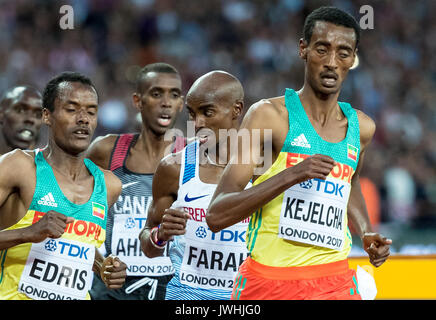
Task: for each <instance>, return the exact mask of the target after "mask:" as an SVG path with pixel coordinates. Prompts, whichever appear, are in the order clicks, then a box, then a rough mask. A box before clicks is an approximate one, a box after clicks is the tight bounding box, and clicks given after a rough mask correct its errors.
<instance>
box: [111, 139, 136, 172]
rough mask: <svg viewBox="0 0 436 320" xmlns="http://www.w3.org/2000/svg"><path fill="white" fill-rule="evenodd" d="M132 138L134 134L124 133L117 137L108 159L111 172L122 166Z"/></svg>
mask: <svg viewBox="0 0 436 320" xmlns="http://www.w3.org/2000/svg"><path fill="white" fill-rule="evenodd" d="M134 138H135V134H133V133H126V134H121V135H119V136H118V138H117V140H116V141H115V146H114V149H113V150H112V155H111V159H110V164H109V169H110V170H111V171H114V170H115V169H118V168H120V167H122V166H123V164H124V160H125V159H126V156H127V153H128V151H129V147H130V144H131V143H132V141H133V139H134Z"/></svg>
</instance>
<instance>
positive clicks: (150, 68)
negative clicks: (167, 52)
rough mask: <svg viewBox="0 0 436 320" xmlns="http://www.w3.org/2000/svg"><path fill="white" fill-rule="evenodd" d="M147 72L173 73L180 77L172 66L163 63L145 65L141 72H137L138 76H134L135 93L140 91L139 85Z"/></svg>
mask: <svg viewBox="0 0 436 320" xmlns="http://www.w3.org/2000/svg"><path fill="white" fill-rule="evenodd" d="M149 72H156V73H173V74H177V75H178V76H180V74H179V71H177V69H176V68H175V67H173V66H172V65H170V64H168V63H164V62H156V63H151V64H147V65H146V66H145V67H143V68H142V69H141V70H139V72H138V75H137V76H136V91H137V92H140V91H141V84H142V80H143V79H144V78H145V76H146V75H147V74H148V73H149Z"/></svg>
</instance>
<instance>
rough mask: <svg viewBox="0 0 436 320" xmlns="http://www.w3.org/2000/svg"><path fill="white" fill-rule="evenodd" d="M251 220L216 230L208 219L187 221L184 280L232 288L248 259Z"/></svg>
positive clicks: (198, 285) (202, 285) (196, 284)
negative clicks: (249, 224)
mask: <svg viewBox="0 0 436 320" xmlns="http://www.w3.org/2000/svg"><path fill="white" fill-rule="evenodd" d="M247 225H248V223H242V222H241V223H238V224H236V225H233V226H231V227H228V228H226V229H224V230H221V231H220V232H217V233H213V232H212V231H210V230H209V228H208V226H207V224H206V222H204V221H195V220H193V219H190V220H188V221H187V225H186V234H185V241H186V245H185V251H184V255H183V262H182V265H181V268H180V282H181V283H183V284H185V285H188V286H190V287H194V288H202V289H220V290H229V291H231V290H232V288H233V281H234V279H235V276H236V273H237V271H238V268H239V265H240V264H241V263H242V262H243V261H244V260H245V259H246V258H247V256H248V252H247V249H246V246H245V233H246V230H247Z"/></svg>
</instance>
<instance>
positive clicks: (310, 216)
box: [247, 89, 360, 267]
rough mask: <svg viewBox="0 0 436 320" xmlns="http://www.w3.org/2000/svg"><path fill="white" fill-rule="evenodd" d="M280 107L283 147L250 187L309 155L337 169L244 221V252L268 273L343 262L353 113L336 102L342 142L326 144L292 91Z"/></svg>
mask: <svg viewBox="0 0 436 320" xmlns="http://www.w3.org/2000/svg"><path fill="white" fill-rule="evenodd" d="M285 104H286V108H287V110H288V114H289V131H288V133H287V137H286V140H285V143H284V145H283V147H282V150H281V152H280V154H279V156H278V157H277V159H276V161H275V162H274V163H273V165H272V166H271V167H270V168H269V169H268V170H267V171H266V172H265V173H264V174H263V175H261V176H260V177H259V178H258V179H257V180H256V181H255V182H254V183H253V185H257V184H259V183H262V182H263V181H265V180H267V179H268V178H270V177H272V176H274V175H276V174H278V173H279V172H281V171H283V170H284V169H286V168H288V167H292V166H294V165H296V164H297V163H299V162H300V161H303V160H304V159H306V158H307V157H309V156H311V155H314V154H325V155H328V156H331V157H332V158H333V159H334V160H335V161H336V162H337V165H336V166H335V167H334V168H333V169H332V171H331V173H330V175H329V176H328V178H327V179H326V180H320V179H311V180H308V181H304V182H302V183H300V184H297V185H294V186H292V187H291V188H289V189H288V190H286V191H285V192H284V193H282V194H281V195H279V196H278V197H276V198H275V199H273V200H272V201H270V202H269V203H267V204H266V205H265V206H263V207H262V208H260V209H259V210H257V211H256V212H255V213H254V214H253V215H252V217H251V219H250V224H249V227H248V232H247V248H248V250H249V251H250V254H251V257H252V258H253V259H254V260H255V261H257V262H259V263H261V264H264V265H267V266H274V267H291V266H307V265H318V264H324V263H330V262H335V261H339V260H343V259H346V258H347V256H348V253H349V252H350V250H351V244H352V240H351V235H350V231H349V229H348V226H347V223H348V220H347V203H348V198H349V194H350V188H351V179H352V177H353V174H354V172H355V170H356V167H357V163H358V161H359V154H360V131H359V122H358V118H357V113H356V111H355V110H354V109H353V108H352V107H351V105H349V104H348V103H344V102H338V104H339V106H340V108H341V110H342V112H343V113H344V114H345V116H346V117H347V120H348V129H347V133H346V137H345V139H343V140H342V141H340V142H338V143H330V142H327V141H325V140H323V139H322V138H321V137H320V136H319V135H318V133H317V132H316V131H315V129H314V128H313V126H312V124H311V122H310V120H309V118H308V117H307V114H306V112H305V110H304V108H303V106H302V104H301V102H300V98H299V97H298V94H297V93H296V92H295V91H294V90H292V89H286V93H285Z"/></svg>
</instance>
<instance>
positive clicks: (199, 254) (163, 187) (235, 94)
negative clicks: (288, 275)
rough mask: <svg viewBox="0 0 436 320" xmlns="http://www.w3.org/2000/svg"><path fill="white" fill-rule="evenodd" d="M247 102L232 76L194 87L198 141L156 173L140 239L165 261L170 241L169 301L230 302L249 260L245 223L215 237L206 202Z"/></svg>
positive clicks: (216, 76)
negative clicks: (240, 269) (230, 133)
mask: <svg viewBox="0 0 436 320" xmlns="http://www.w3.org/2000/svg"><path fill="white" fill-rule="evenodd" d="M243 98H244V92H243V88H242V85H241V83H240V82H239V80H238V79H236V78H235V77H234V76H232V75H230V74H229V73H227V72H223V71H212V72H210V73H207V74H206V75H203V76H202V77H200V78H199V79H198V80H197V81H195V83H194V84H193V85H192V87H191V88H190V90H189V92H188V94H187V101H186V102H187V104H186V107H187V109H188V111H189V114H190V119H191V120H192V121H194V123H195V132H196V136H197V137H198V140H196V141H195V142H192V143H190V144H188V145H187V146H186V148H185V149H184V150H183V151H181V152H178V153H175V154H174V155H169V156H167V157H165V158H164V159H163V160H162V161H161V163H160V164H159V166H158V168H157V170H156V173H155V177H154V181H153V202H152V204H151V206H150V210H149V217H148V220H147V225H146V227H145V228H144V229H143V231H142V232H141V235H140V239H141V245H142V248H143V250H144V252H145V253H146V254H147V255H148V256H150V257H154V256H160V255H162V254H163V252H164V248H165V245H166V243H167V241H169V240H172V241H169V244H170V248H169V252H170V257H171V260H172V261H173V263H174V267H175V269H176V270H175V275H174V277H173V278H172V279H171V281H170V282H169V284H168V287H167V294H166V299H167V300H175V299H183V300H214V299H215V300H216V299H219V300H225V299H230V294H231V290H232V286H233V281H234V278H235V275H236V272H237V269H238V267H239V265H240V264H241V263H242V262H243V261H244V259H245V258H246V257H247V249H246V246H245V231H246V228H247V225H248V221H242V222H240V223H238V224H236V225H234V226H232V227H230V228H228V229H225V230H223V231H221V232H219V233H216V234H215V233H212V232H211V231H210V230H209V229H208V227H207V224H206V211H207V207H208V205H209V201H210V199H211V197H212V195H213V193H214V192H215V188H216V185H217V183H218V181H219V179H220V176H221V174H222V172H223V170H224V167H225V162H226V161H227V159H228V156H229V151H230V146H231V145H230V143H228V142H229V136H228V135H227V132H228V131H229V130H233V131H234V132H236V130H237V128H238V126H239V117H240V115H241V113H242V110H243ZM223 129H224V130H223ZM220 130H223V131H225V132H226V134H224V135H223V134H222V133H221V134H220V133H219V131H220ZM221 132H222V131H221ZM224 154H225V155H226V156H223V155H224ZM217 159H220V160H223V161H219V160H217ZM223 162H224V163H223Z"/></svg>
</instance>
